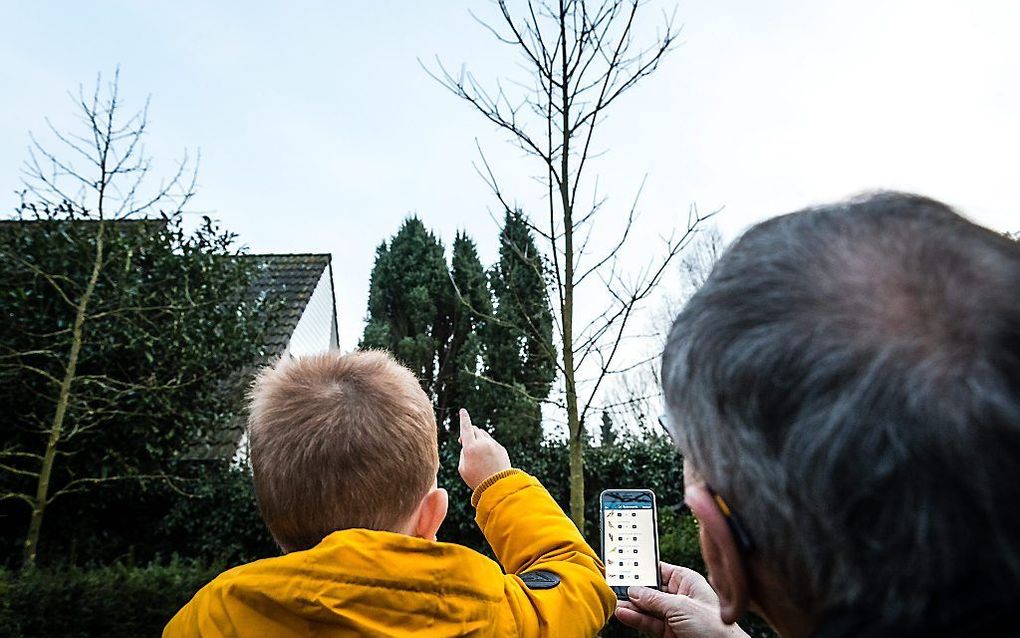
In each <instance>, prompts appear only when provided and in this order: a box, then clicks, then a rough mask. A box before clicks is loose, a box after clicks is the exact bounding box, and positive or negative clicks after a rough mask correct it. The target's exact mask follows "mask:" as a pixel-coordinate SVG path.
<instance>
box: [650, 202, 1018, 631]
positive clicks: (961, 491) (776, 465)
mask: <svg viewBox="0 0 1020 638" xmlns="http://www.w3.org/2000/svg"><path fill="white" fill-rule="evenodd" d="M662 379H663V387H664V390H665V395H666V401H667V409H668V412H669V417H670V424H671V428H672V429H673V430H674V431H675V432H674V434H675V435H676V437H677V441H678V443H679V445H680V447H681V451H682V452H683V454H684V456H685V461H686V462H687V464H688V465H689V466H690V467H689V468H688V469H689V470H692V471H691V472H690V474H691V480H690V482H689V485H688V488H687V497H688V501H689V503H690V504H691V506H692V509H694V510H695V513H696V514H699V518H701V519H702V521H701V522H702V532H703V533H702V542H703V551H704V553H705V556H706V561H707V562H708V563H709V567H710V569H712V570H713V571H714V574H713V575H714V581H715V584H716V585H717V587H719V588H720V594H721V595H722V598H723V612H724V617H725V616H728V617H729V618H733V617H735V616H736V615H739V614H740V613H742V611H743V609H744V607H746V605H747V602H748V598H750V599H751V602H755V601H757V602H759V603H760V602H761V599H762V598H764V596H763V592H760V591H755V589H756V586H757V585H756V583H760V580H761V578H760V576H763V575H764V576H765V577H767V579H768V580H770V581H772V582H775V583H779V584H780V586H781V587H782V588H783V589H784V590H785V593H786V594H787V597H788V599H789V602H790V603H791V604H792V605H794V606H796V608H798V609H800V610H801V611H803V612H807V613H808V614H810V615H811V616H812V617H814V618H815V619H816V620H817V619H819V618H820V617H821V616H823V615H824V614H828V613H835V612H837V611H840V610H853V609H867V610H868V613H870V614H872V615H873V617H877V618H884V620H886V621H887V622H891V623H904V624H908V623H912V622H915V621H917V620H918V619H919V617H921V616H928V617H930V616H931V615H933V614H938V613H942V612H944V613H946V614H952V613H954V610H952V609H951V607H952V606H953V605H955V604H957V602H958V600H959V597H958V596H956V595H955V594H956V593H958V591H974V588H975V587H979V588H982V589H981V591H982V592H996V591H1000V592H1001V591H1015V588H1016V587H1017V584H1018V583H1020V244H1018V243H1017V242H1016V241H1013V240H1011V239H1008V238H1006V237H1003V236H1000V235H997V234H996V233H993V232H991V231H989V230H986V229H984V228H981V227H979V226H976V225H974V224H972V223H970V222H969V221H967V220H966V219H964V218H962V217H960V216H959V215H957V214H956V213H954V212H953V211H952V210H951V209H949V208H948V207H946V206H945V205H943V204H941V203H939V202H936V201H933V200H930V199H925V198H922V197H916V196H911V195H904V194H897V193H883V194H877V195H873V196H869V197H864V198H860V199H855V200H851V201H848V202H844V203H839V204H834V205H831V206H824V207H819V208H814V209H809V210H805V211H801V212H798V213H794V214H791V215H785V216H782V217H778V218H775V219H771V220H769V221H766V222H763V223H761V224H759V225H757V226H755V227H753V228H752V229H750V230H749V231H748V232H747V233H746V234H745V235H744V236H743V237H742V238H740V239H739V240H738V241H737V242H736V243H735V244H734V245H733V246H732V247H731V248H730V249H729V250H728V251H727V252H726V254H725V255H724V256H723V257H722V259H721V260H720V261H719V263H718V264H717V265H716V267H715V269H714V270H713V272H712V274H711V276H710V277H709V279H708V281H707V282H706V284H705V285H704V287H703V288H702V289H701V290H700V291H699V292H698V293H697V294H696V295H695V296H694V297H693V298H692V299H691V301H690V302H689V303H688V305H687V306H686V307H685V309H684V310H683V312H682V313H681V314H680V316H679V317H678V318H677V320H676V322H675V324H674V325H673V328H672V330H671V332H670V335H669V339H668V342H667V345H666V349H665V352H664V355H663V369H662ZM713 492H714V493H717V494H718V495H719V496H721V497H722V498H723V499H724V501H725V502H726V503H728V505H729V507H730V508H731V509H732V512H733V514H734V516H735V517H736V518H737V520H738V521H739V524H740V525H741V527H743V528H745V529H746V531H747V533H748V536H750V539H751V541H752V543H753V547H752V548H751V549H746V548H742V547H741V546H740V544H739V543H738V542H737V539H736V537H735V535H734V534H733V530H732V527H731V525H730V524H728V523H727V522H726V521H725V518H724V517H723V516H722V513H723V512H724V511H725V510H726V509H727V508H726V506H724V505H720V503H719V502H718V501H717V500H716V499H715V498H714V495H713ZM706 521H707V523H706ZM1002 588H1005V590H1003V589H1002ZM764 611H765V612H766V613H769V610H767V609H766V610H764ZM773 611H774V610H773Z"/></svg>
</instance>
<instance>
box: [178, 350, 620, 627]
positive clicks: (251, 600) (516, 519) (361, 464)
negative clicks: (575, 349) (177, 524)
mask: <svg viewBox="0 0 1020 638" xmlns="http://www.w3.org/2000/svg"><path fill="white" fill-rule="evenodd" d="M248 434H249V445H250V451H251V462H252V473H253V479H254V482H255V488H256V495H257V498H258V503H259V509H260V510H261V512H262V516H263V518H264V519H265V521H266V525H267V527H268V528H269V531H270V533H271V534H272V535H273V538H274V539H275V540H276V542H277V544H279V546H280V548H281V549H282V550H283V552H284V554H283V555H282V556H278V557H275V558H268V559H264V560H260V561H256V562H254V563H249V564H247V565H242V566H240V567H236V568H234V569H231V570H229V571H227V572H224V573H223V574H220V575H219V576H218V577H217V578H216V579H215V580H213V581H212V582H211V583H209V584H208V585H206V586H205V587H204V588H202V590H201V591H199V592H198V593H197V594H196V595H195V597H194V598H193V599H192V600H191V602H189V603H188V604H187V605H185V607H184V608H183V609H181V610H180V611H179V612H178V613H177V615H176V616H174V618H173V619H172V620H171V621H170V623H169V624H168V625H167V627H166V629H165V630H164V632H163V636H164V638H177V637H184V636H189V637H190V636H206V637H214V636H215V637H219V636H224V637H226V636H230V637H241V636H280V637H288V638H289V637H292V636H293V637H295V638H296V637H298V636H302V637H304V636H321V637H327V636H329V637H332V636H411V635H416V636H562V637H570V636H594V635H595V634H596V633H597V632H598V630H599V629H601V627H602V626H603V624H605V622H606V621H607V620H608V618H609V616H610V615H612V613H613V610H614V608H615V606H616V600H615V596H614V595H613V592H612V590H610V589H609V587H608V586H607V584H606V582H605V579H604V577H603V573H604V570H603V566H602V564H601V563H600V562H599V560H598V558H597V557H596V555H595V553H594V552H593V551H592V550H591V548H590V547H588V545H587V544H586V543H585V542H584V539H583V538H582V537H581V535H580V534H579V533H578V531H577V528H575V527H574V525H573V523H571V521H570V520H569V519H568V518H567V517H566V516H565V515H564V514H563V512H562V510H560V508H559V506H557V505H556V502H555V501H553V499H552V497H551V496H549V493H548V492H547V491H546V490H545V489H544V488H543V487H542V486H541V484H539V482H538V481H537V480H535V479H534V478H532V477H530V476H528V475H527V474H525V473H524V472H521V471H520V470H515V469H511V467H510V459H509V457H508V456H507V452H506V450H505V449H504V448H503V446H501V445H500V444H499V443H497V442H496V441H495V440H493V439H492V437H491V436H489V435H488V434H487V433H486V432H485V431H483V430H480V429H479V428H476V427H474V426H473V425H471V420H470V417H469V416H468V414H467V412H466V411H464V410H461V412H460V441H461V444H462V446H463V447H462V449H461V456H460V466H459V470H460V474H461V476H462V477H463V479H464V481H465V482H466V483H467V485H468V487H470V488H472V489H473V490H474V494H473V495H472V498H471V502H472V504H474V505H475V506H476V507H477V510H476V514H475V520H476V521H477V522H478V525H479V526H480V527H481V529H482V532H483V533H484V534H485V537H486V539H487V540H488V542H489V544H490V545H491V546H492V549H493V551H494V552H495V554H496V556H497V557H498V558H499V560H500V562H501V563H502V564H503V567H504V568H505V569H506V573H505V574H504V573H503V571H502V570H501V569H500V567H499V565H497V564H496V563H494V562H493V561H491V560H489V559H488V558H486V557H484V556H482V555H481V554H478V553H477V552H474V551H472V550H470V549H468V548H466V547H462V546H459V545H453V544H449V543H441V542H437V541H436V532H437V531H438V530H439V526H440V524H441V523H442V522H443V518H444V517H445V516H446V510H447V494H446V490H444V489H442V488H439V487H438V486H437V484H436V473H437V471H438V468H439V456H438V447H437V442H436V423H435V417H434V415H433V412H432V406H431V404H430V402H429V400H428V398H427V397H426V396H425V393H424V392H423V391H422V390H421V387H420V386H419V385H418V381H417V380H416V379H415V378H414V375H412V374H411V372H410V371H409V370H408V369H406V368H404V367H403V366H401V365H399V364H398V363H397V362H396V361H394V360H393V359H392V358H390V356H389V355H387V354H385V353H383V352H376V351H369V352H356V353H352V354H348V355H343V356H341V355H339V354H332V353H330V354H323V355H317V356H313V357H306V358H302V359H296V360H285V361H280V362H279V363H278V364H277V365H276V366H274V367H272V368H268V369H266V370H264V371H263V372H262V373H261V374H260V375H259V377H258V379H257V380H256V382H255V386H254V389H253V391H252V395H251V405H250V416H249V422H248Z"/></svg>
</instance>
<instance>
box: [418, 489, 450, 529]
mask: <svg viewBox="0 0 1020 638" xmlns="http://www.w3.org/2000/svg"><path fill="white" fill-rule="evenodd" d="M449 507H450V496H449V495H448V494H447V493H446V490H444V489H443V488H441V487H433V488H432V489H430V490H429V491H428V493H426V494H425V498H423V499H421V504H420V505H418V513H417V517H418V520H417V521H416V522H415V524H414V536H417V537H419V538H424V539H426V540H430V541H434V540H436V534H437V533H438V532H439V526H440V525H442V524H443V520H444V519H445V518H446V512H447V510H448V509H449Z"/></svg>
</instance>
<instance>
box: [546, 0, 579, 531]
mask: <svg viewBox="0 0 1020 638" xmlns="http://www.w3.org/2000/svg"><path fill="white" fill-rule="evenodd" d="M560 46H561V52H560V54H561V55H560V60H561V66H560V87H561V92H560V100H561V101H560V112H561V113H562V115H561V119H560V122H561V126H560V132H561V133H562V135H563V147H562V149H561V156H560V180H559V182H560V184H559V186H560V205H561V206H562V207H563V307H562V308H561V314H562V317H561V318H562V320H563V321H562V323H563V370H564V377H565V379H564V381H565V384H566V391H567V397H566V399H567V430H568V432H570V439H569V445H568V452H569V454H570V518H571V519H572V520H573V521H574V525H576V526H577V529H579V530H580V531H581V533H582V534H584V433H583V432H582V431H581V423H580V420H579V418H578V409H577V384H576V381H577V380H576V377H575V373H576V370H575V369H574V210H573V202H572V201H571V197H570V195H571V189H570V125H571V123H570V89H569V86H570V82H569V81H568V80H569V78H570V74H569V72H568V70H567V59H568V58H567V12H566V8H565V7H564V4H563V2H562V0H561V2H560ZM553 250H556V247H555V245H554V246H553Z"/></svg>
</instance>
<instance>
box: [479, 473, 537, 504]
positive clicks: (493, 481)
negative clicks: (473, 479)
mask: <svg viewBox="0 0 1020 638" xmlns="http://www.w3.org/2000/svg"><path fill="white" fill-rule="evenodd" d="M515 474H524V470H518V469H517V468H513V467H511V468H507V469H505V470H500V471H499V472H496V473H495V474H493V475H492V476H490V477H489V478H487V479H485V480H484V481H482V482H481V483H479V484H478V485H477V486H476V487H475V489H474V491H473V492H472V493H471V507H478V501H479V499H481V498H482V492H484V491H485V490H487V489H489V488H490V487H492V486H493V485H495V484H496V483H497V482H498V481H499V480H500V479H504V478H506V477H508V476H513V475H515Z"/></svg>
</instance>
